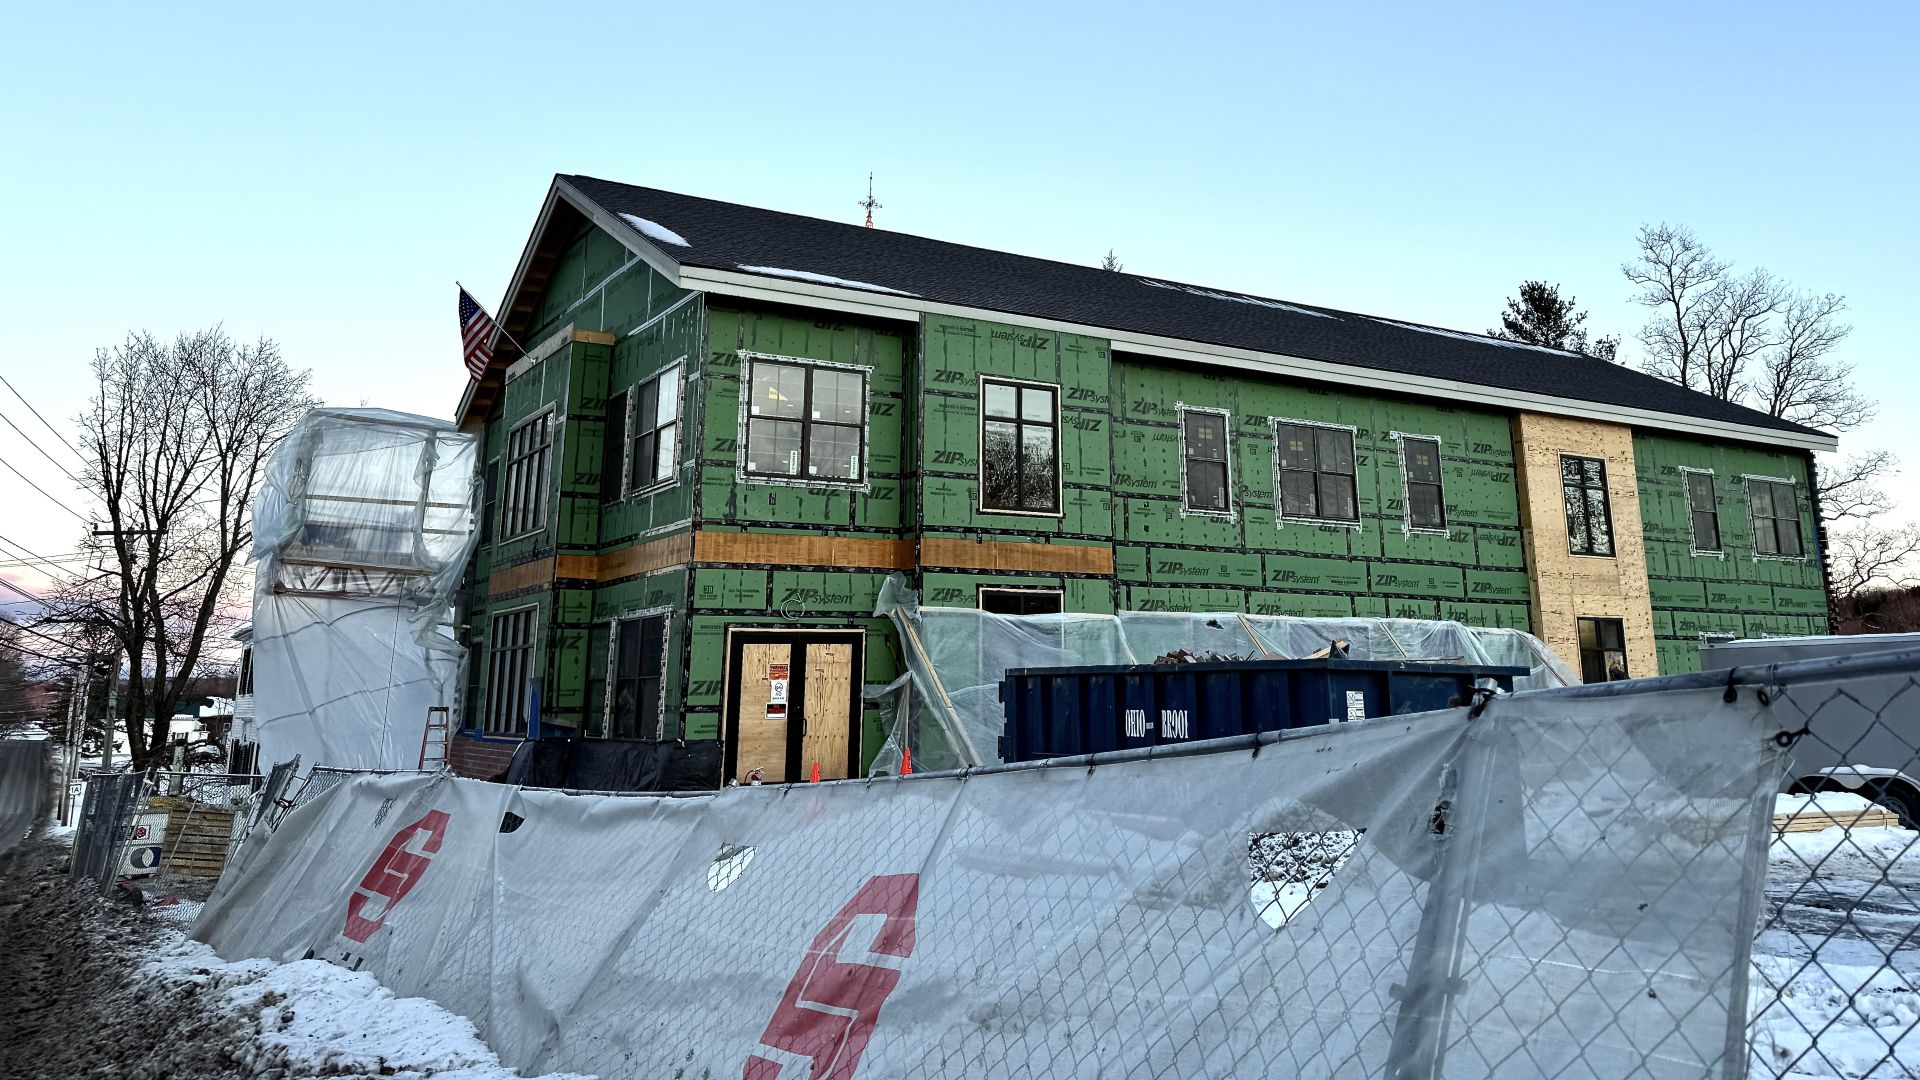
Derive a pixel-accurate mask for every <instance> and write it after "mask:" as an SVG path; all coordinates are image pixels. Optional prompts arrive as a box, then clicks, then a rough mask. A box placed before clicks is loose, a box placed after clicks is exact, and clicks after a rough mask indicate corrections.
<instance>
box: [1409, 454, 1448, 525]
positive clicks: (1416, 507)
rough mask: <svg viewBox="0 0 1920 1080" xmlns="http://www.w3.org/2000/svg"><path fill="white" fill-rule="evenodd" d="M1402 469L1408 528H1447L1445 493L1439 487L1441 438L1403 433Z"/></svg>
mask: <svg viewBox="0 0 1920 1080" xmlns="http://www.w3.org/2000/svg"><path fill="white" fill-rule="evenodd" d="M1400 471H1401V473H1402V474H1403V475H1404V476H1405V477H1406V481H1407V527H1408V528H1409V529H1430V530H1433V531H1435V532H1439V531H1442V530H1444V529H1446V527H1447V500H1446V493H1445V492H1444V491H1443V490H1442V489H1441V486H1440V440H1439V439H1433V438H1428V437H1426V436H1422V435H1402V436H1400Z"/></svg>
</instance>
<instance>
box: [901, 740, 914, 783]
mask: <svg viewBox="0 0 1920 1080" xmlns="http://www.w3.org/2000/svg"><path fill="white" fill-rule="evenodd" d="M900 775H901V776H912V775H913V747H911V746H903V747H901V748H900Z"/></svg>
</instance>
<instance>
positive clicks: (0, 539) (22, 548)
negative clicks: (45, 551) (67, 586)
mask: <svg viewBox="0 0 1920 1080" xmlns="http://www.w3.org/2000/svg"><path fill="white" fill-rule="evenodd" d="M0 544H6V545H7V546H8V547H11V548H13V549H14V550H16V551H19V552H21V553H22V554H24V555H25V556H27V557H28V558H30V559H37V560H39V561H40V562H41V563H42V564H44V565H46V566H51V567H53V569H54V571H55V572H56V573H61V574H65V575H67V576H68V577H70V578H73V579H74V580H75V581H84V580H86V579H85V578H82V577H81V576H80V575H79V574H76V573H74V572H73V571H71V570H68V569H67V568H65V567H63V566H60V565H58V564H56V563H55V562H54V561H53V560H52V559H49V558H47V557H46V556H45V555H42V554H40V553H39V552H37V551H34V550H33V549H31V548H29V547H27V545H25V544H22V543H20V542H19V541H17V540H9V539H7V538H6V537H5V536H0Z"/></svg>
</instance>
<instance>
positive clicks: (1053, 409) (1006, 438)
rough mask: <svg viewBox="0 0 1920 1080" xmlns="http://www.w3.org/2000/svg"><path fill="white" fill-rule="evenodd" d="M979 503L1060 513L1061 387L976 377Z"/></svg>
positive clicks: (1013, 510)
mask: <svg viewBox="0 0 1920 1080" xmlns="http://www.w3.org/2000/svg"><path fill="white" fill-rule="evenodd" d="M980 508H981V509H982V510H1000V511H1007V512H1011V513H1022V514H1053V513H1058V512H1059V510H1060V388H1059V387H1057V386H1049V385H1042V384H1038V383H1022V382H1011V381H1008V380H1004V379H982V380H981V381H980Z"/></svg>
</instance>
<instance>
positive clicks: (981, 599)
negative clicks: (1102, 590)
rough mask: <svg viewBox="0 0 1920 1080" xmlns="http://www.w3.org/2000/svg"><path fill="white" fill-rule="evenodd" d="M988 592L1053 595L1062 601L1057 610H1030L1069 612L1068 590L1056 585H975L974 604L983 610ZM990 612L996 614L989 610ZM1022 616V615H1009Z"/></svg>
mask: <svg viewBox="0 0 1920 1080" xmlns="http://www.w3.org/2000/svg"><path fill="white" fill-rule="evenodd" d="M988 593H1017V594H1020V595H1023V596H1052V597H1053V598H1054V599H1056V600H1058V601H1059V602H1060V608H1059V610H1057V611H1043V612H1029V614H1037V615H1065V614H1066V613H1067V590H1065V589H1064V588H1061V587H1059V586H1056V585H1033V586H1028V585H987V584H981V585H975V586H974V588H973V606H974V607H975V608H978V609H979V610H981V611H986V610H987V603H986V601H987V594H988ZM989 614H994V613H992V612H989ZM1008 617H1009V618H1020V617H1021V616H1018V615H1014V616H1008Z"/></svg>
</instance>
